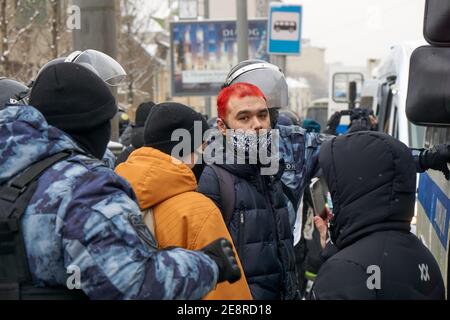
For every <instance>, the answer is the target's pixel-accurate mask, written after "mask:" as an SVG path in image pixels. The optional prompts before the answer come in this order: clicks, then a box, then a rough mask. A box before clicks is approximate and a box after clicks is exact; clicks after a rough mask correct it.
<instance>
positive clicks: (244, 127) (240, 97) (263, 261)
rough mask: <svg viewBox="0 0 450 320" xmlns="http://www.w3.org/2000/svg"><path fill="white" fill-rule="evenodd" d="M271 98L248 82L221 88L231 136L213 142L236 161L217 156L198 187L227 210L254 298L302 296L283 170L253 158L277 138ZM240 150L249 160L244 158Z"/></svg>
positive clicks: (221, 123)
mask: <svg viewBox="0 0 450 320" xmlns="http://www.w3.org/2000/svg"><path fill="white" fill-rule="evenodd" d="M266 100H267V99H266V97H265V96H264V94H263V93H262V91H261V90H260V89H259V88H258V87H256V86H254V85H252V84H248V83H237V84H234V85H231V86H229V87H227V88H225V89H223V90H222V91H221V92H220V94H219V96H218V100H217V107H218V116H219V117H218V120H217V124H218V129H219V131H220V133H221V134H222V137H226V139H216V140H215V141H214V142H213V146H214V149H215V150H219V149H220V148H223V149H227V148H230V149H231V150H232V151H233V152H232V153H231V154H232V155H233V157H232V158H233V159H232V160H233V161H232V162H231V163H230V161H229V158H228V155H227V159H226V161H222V162H221V161H217V159H219V160H224V158H220V157H215V158H214V159H215V160H216V161H215V162H214V164H212V165H210V166H208V167H206V168H205V170H204V171H203V175H202V177H201V179H200V183H199V187H198V191H199V192H201V193H203V194H205V195H206V196H208V197H209V198H210V199H212V200H213V201H214V202H215V203H216V205H217V206H218V207H219V209H220V210H221V212H222V215H223V217H224V220H225V223H226V225H227V227H228V230H229V231H230V234H231V237H232V239H233V241H234V244H235V246H236V249H237V251H238V254H239V257H240V259H241V262H242V265H243V268H244V272H245V275H246V277H247V281H248V284H249V287H250V291H251V293H252V296H253V298H254V299H261V300H275V299H296V298H298V297H299V295H298V284H297V278H296V270H295V255H294V248H293V236H292V231H291V228H290V225H289V216H288V208H287V198H286V196H285V195H284V193H283V189H282V184H281V181H280V178H281V174H282V170H280V171H281V172H277V173H276V174H275V175H271V176H269V175H264V173H263V172H264V171H263V170H261V169H262V168H263V167H264V165H265V164H264V163H263V162H262V161H261V159H252V158H251V153H252V152H251V151H252V150H257V151H261V149H264V148H269V147H270V145H271V142H272V131H271V122H270V115H269V109H268V106H267V101H266ZM219 138H220V137H219ZM224 140H225V141H224ZM227 151H229V150H226V152H227ZM228 154H229V153H228ZM239 155H244V159H242V158H241V159H238V158H239ZM205 160H206V162H207V163H210V162H211V161H208V159H205ZM239 160H244V163H242V162H240V161H239ZM252 160H256V161H252Z"/></svg>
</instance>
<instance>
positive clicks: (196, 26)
mask: <svg viewBox="0 0 450 320" xmlns="http://www.w3.org/2000/svg"><path fill="white" fill-rule="evenodd" d="M248 24H249V41H248V42H249V58H250V59H261V60H265V61H269V56H268V54H267V20H265V19H258V20H249V22H248ZM170 33H171V63H172V68H171V69H172V96H209V95H217V94H218V93H219V91H220V87H221V86H222V84H223V82H224V81H225V78H226V76H227V74H228V72H229V71H230V70H231V68H232V67H233V66H235V65H236V64H237V63H238V57H237V32H236V21H207V20H205V21H188V22H186V21H183V22H172V23H171V27H170Z"/></svg>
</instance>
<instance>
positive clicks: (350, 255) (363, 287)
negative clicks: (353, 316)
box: [310, 131, 445, 300]
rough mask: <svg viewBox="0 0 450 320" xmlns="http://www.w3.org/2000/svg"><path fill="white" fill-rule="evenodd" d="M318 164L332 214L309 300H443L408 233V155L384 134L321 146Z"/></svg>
mask: <svg viewBox="0 0 450 320" xmlns="http://www.w3.org/2000/svg"><path fill="white" fill-rule="evenodd" d="M319 162H320V166H321V168H322V170H323V175H324V177H325V179H326V181H327V184H328V187H329V190H330V192H331V196H332V199H333V214H334V216H333V218H332V219H331V221H330V230H329V231H330V232H329V233H330V240H331V241H329V242H328V244H327V245H326V247H325V250H324V253H323V255H324V257H325V258H326V257H327V256H328V257H329V258H328V260H327V261H326V262H325V263H324V265H322V267H321V269H320V271H319V274H318V275H317V278H316V282H315V284H314V287H313V290H312V294H311V297H310V298H312V299H368V300H378V299H402V300H405V299H415V300H416V299H445V293H444V284H443V280H442V275H441V273H440V270H439V267H438V264H437V262H436V261H435V259H434V257H433V256H432V254H431V253H430V251H429V250H428V249H427V248H426V247H425V246H424V245H423V244H422V243H421V242H420V240H419V239H418V238H417V237H416V236H415V235H413V234H412V233H410V223H411V220H412V218H413V215H414V204H415V192H416V168H415V164H414V161H413V157H412V156H411V152H410V150H409V149H408V148H407V147H406V146H405V145H404V144H403V143H401V142H400V141H398V140H396V139H394V138H393V137H391V136H389V135H386V134H384V133H379V132H368V131H363V132H356V133H353V134H348V135H344V136H340V137H337V138H334V139H333V140H331V141H328V142H325V143H324V144H323V145H322V149H321V153H320V157H319ZM316 219H317V217H316ZM319 219H320V218H319ZM316 225H318V223H317V222H316ZM322 234H323V232H322ZM333 253H334V254H333Z"/></svg>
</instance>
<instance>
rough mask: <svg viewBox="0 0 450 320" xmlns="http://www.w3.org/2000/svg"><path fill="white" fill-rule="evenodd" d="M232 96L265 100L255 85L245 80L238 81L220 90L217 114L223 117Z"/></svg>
mask: <svg viewBox="0 0 450 320" xmlns="http://www.w3.org/2000/svg"><path fill="white" fill-rule="evenodd" d="M232 97H238V98H245V97H261V98H263V99H264V100H265V101H267V99H266V96H265V95H264V93H262V91H261V90H260V89H259V88H258V87H257V86H255V85H253V84H250V83H245V82H238V83H235V84H232V85H231V86H229V87H226V88H224V89H222V91H220V93H219V96H218V97H217V114H218V115H219V118H222V119H224V118H225V116H226V113H227V107H228V102H229V101H230V99H231V98H232Z"/></svg>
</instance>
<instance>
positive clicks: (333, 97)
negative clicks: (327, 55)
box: [327, 66, 369, 134]
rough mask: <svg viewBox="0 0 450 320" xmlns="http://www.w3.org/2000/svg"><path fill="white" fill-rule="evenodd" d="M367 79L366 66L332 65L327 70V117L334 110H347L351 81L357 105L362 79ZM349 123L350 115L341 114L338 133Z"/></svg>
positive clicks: (357, 104)
mask: <svg viewBox="0 0 450 320" xmlns="http://www.w3.org/2000/svg"><path fill="white" fill-rule="evenodd" d="M366 79H369V75H368V71H367V68H365V67H348V66H333V67H330V72H329V84H330V88H329V92H330V93H329V98H328V117H327V119H329V118H330V117H331V116H332V115H333V114H334V113H335V112H341V111H344V110H348V109H349V108H350V103H351V91H350V90H349V88H350V86H351V83H352V82H353V83H355V84H356V105H355V107H359V104H360V98H361V92H362V88H363V84H364V81H365V80H366ZM349 124H350V117H348V116H343V117H342V119H341V123H340V125H339V126H338V128H337V130H336V131H337V133H338V134H343V133H345V132H347V130H348V126H349Z"/></svg>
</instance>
